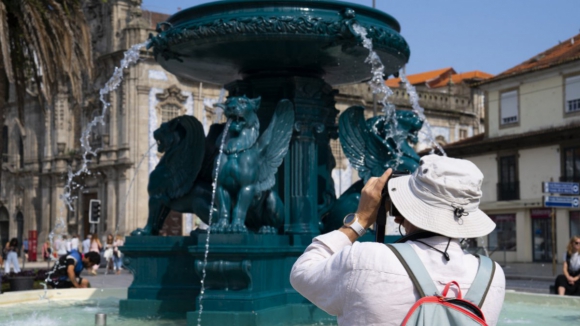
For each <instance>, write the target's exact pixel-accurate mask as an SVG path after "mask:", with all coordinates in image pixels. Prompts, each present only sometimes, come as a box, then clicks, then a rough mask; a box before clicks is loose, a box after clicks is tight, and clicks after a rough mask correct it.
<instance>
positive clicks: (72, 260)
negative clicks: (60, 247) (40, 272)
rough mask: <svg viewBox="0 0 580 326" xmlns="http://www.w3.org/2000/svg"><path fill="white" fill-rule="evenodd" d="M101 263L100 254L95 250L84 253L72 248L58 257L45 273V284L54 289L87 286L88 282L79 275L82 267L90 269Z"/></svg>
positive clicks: (88, 285)
mask: <svg viewBox="0 0 580 326" xmlns="http://www.w3.org/2000/svg"><path fill="white" fill-rule="evenodd" d="M100 263H101V256H100V255H99V254H98V253H96V252H89V253H87V254H86V255H83V254H81V253H79V252H78V251H77V250H72V251H71V252H69V253H68V254H67V255H64V256H62V257H60V258H59V260H58V261H57V263H56V264H55V265H54V267H53V268H52V270H50V271H49V272H48V273H47V274H46V284H47V285H50V286H52V288H54V289H68V288H73V287H74V288H88V287H90V286H91V285H90V283H89V281H88V280H87V279H83V278H81V277H80V275H81V272H82V271H83V269H84V268H86V269H90V268H92V267H93V266H94V265H98V264H100Z"/></svg>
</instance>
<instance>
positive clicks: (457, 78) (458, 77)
mask: <svg viewBox="0 0 580 326" xmlns="http://www.w3.org/2000/svg"><path fill="white" fill-rule="evenodd" d="M491 77H493V75H492V74H488V73H487V72H483V71H479V70H474V71H468V72H464V73H460V74H455V75H451V82H452V83H453V84H460V83H462V82H464V81H465V82H467V81H472V82H473V81H482V80H485V79H488V78H491ZM448 84H449V78H444V79H440V80H439V81H438V82H437V83H429V87H431V88H439V87H445V86H447V85H448Z"/></svg>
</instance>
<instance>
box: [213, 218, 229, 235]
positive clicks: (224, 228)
mask: <svg viewBox="0 0 580 326" xmlns="http://www.w3.org/2000/svg"><path fill="white" fill-rule="evenodd" d="M229 227H230V225H229V223H228V220H227V219H225V218H221V219H219V220H218V221H217V222H216V223H215V224H212V226H211V232H212V233H226V232H228V228H229Z"/></svg>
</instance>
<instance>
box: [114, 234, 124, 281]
mask: <svg viewBox="0 0 580 326" xmlns="http://www.w3.org/2000/svg"><path fill="white" fill-rule="evenodd" d="M123 244H124V242H123V237H122V236H121V235H120V234H117V237H116V239H115V242H114V243H113V264H114V265H115V274H117V275H119V274H121V267H122V266H123V254H122V253H121V250H119V247H121V246H123Z"/></svg>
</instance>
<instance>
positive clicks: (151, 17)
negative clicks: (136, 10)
mask: <svg viewBox="0 0 580 326" xmlns="http://www.w3.org/2000/svg"><path fill="white" fill-rule="evenodd" d="M169 16H171V15H168V14H162V13H160V12H154V11H149V10H143V18H144V19H145V20H147V21H148V22H149V26H150V27H151V29H155V27H157V23H161V22H164V21H166V20H167V18H169Z"/></svg>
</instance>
